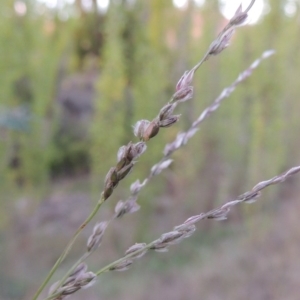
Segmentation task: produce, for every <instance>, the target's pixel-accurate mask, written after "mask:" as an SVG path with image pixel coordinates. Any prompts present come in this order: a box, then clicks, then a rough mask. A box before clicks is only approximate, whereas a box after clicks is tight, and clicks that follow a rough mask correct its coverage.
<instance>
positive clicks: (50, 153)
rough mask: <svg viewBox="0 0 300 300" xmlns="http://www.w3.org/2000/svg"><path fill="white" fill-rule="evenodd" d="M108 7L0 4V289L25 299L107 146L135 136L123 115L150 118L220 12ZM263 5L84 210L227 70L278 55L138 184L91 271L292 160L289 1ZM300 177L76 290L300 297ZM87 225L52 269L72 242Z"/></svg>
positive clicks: (213, 92)
mask: <svg viewBox="0 0 300 300" xmlns="http://www.w3.org/2000/svg"><path fill="white" fill-rule="evenodd" d="M257 2H260V3H262V2H263V1H258V0H257ZM107 3H109V5H108V6H107V7H106V8H104V7H103V4H105V1H96V0H89V1H88V0H74V1H67V0H65V1H63V0H57V1H44V2H43V1H38V0H1V10H0V139H1V142H0V155H1V161H0V176H1V178H0V191H1V209H0V253H1V256H0V299H1V300H2V299H3V300H13V299H30V296H32V295H33V294H34V292H35V290H36V289H37V287H38V286H39V284H40V283H41V281H42V278H44V277H45V275H46V273H47V271H48V270H49V269H50V267H51V266H52V265H53V263H54V262H55V260H56V259H57V257H58V256H59V254H60V253H61V251H62V250H63V248H64V247H65V245H66V242H67V240H68V239H69V238H70V237H71V236H72V233H73V232H74V231H75V230H76V228H77V226H78V225H79V224H80V222H81V221H82V220H84V218H85V217H86V216H87V215H88V213H89V211H90V209H91V208H92V207H93V205H94V204H95V203H96V201H97V199H98V197H99V194H100V192H101V189H102V187H103V181H104V177H105V174H106V173H107V171H108V170H109V168H110V167H111V166H112V165H114V163H115V162H116V153H117V150H118V149H119V147H120V146H121V145H123V144H126V143H127V142H128V141H130V140H132V141H136V138H135V137H134V136H133V133H132V125H134V124H135V122H136V121H138V120H140V119H149V120H152V119H153V118H154V117H155V116H156V115H157V113H158V111H159V110H160V108H161V107H162V106H163V105H164V104H165V103H166V102H167V100H168V99H169V98H170V96H171V95H172V94H173V93H174V87H175V85H176V82H177V81H178V79H179V78H180V76H181V75H182V73H183V72H184V71H185V70H187V69H190V68H191V67H192V66H193V65H194V64H196V63H197V62H198V61H199V60H200V59H201V57H202V55H203V54H204V53H205V51H206V50H207V48H208V46H209V44H210V43H211V42H212V40H213V39H214V38H215V37H216V36H217V34H218V32H219V31H220V29H221V28H222V27H223V26H224V25H225V24H226V22H227V21H226V19H225V18H224V16H223V15H222V14H221V10H220V8H222V7H223V8H224V6H222V5H224V3H225V2H224V1H221V2H220V3H219V2H218V1H216V0H206V1H186V3H185V5H183V6H182V7H180V8H179V7H178V5H179V4H180V1H174V3H175V4H177V6H176V5H174V3H173V2H172V1H171V0H151V1H143V0H135V1H133V0H131V1H129V0H118V1H117V0H111V1H107ZM182 3H184V1H183V2H182ZM258 4H259V3H256V4H255V5H258ZM263 4H264V10H263V13H262V15H261V17H260V19H259V20H258V21H257V22H256V23H255V24H252V25H249V26H244V27H242V28H239V29H238V30H237V32H236V34H235V35H234V37H233V39H232V41H231V45H230V47H229V48H228V49H227V50H225V51H224V52H222V53H221V55H219V56H218V57H212V58H211V59H210V60H208V61H207V62H206V63H205V64H204V65H203V66H202V67H201V68H200V70H199V71H198V72H197V73H196V75H195V77H194V86H195V96H194V99H193V100H191V101H189V102H188V103H184V104H182V105H180V107H178V109H177V111H178V112H179V113H181V114H182V117H181V119H180V122H179V123H177V124H176V125H175V126H173V127H171V128H167V129H164V130H161V131H160V134H159V135H158V136H157V137H155V138H154V139H153V140H151V141H150V142H149V143H148V150H147V152H146V153H145V154H144V155H143V156H142V157H141V158H140V160H139V162H138V164H137V165H136V166H135V168H134V171H133V172H132V173H131V174H130V176H128V178H126V180H124V181H123V182H122V183H121V184H120V185H119V186H118V189H117V190H116V192H115V193H114V194H113V196H112V197H111V199H109V201H108V202H107V203H105V205H104V207H103V209H102V211H101V212H100V214H99V215H98V216H97V218H96V219H97V220H103V219H107V218H109V217H110V216H111V215H112V213H113V209H114V205H115V204H116V202H117V201H118V200H119V199H125V198H126V197H127V196H128V195H129V190H128V187H129V185H130V183H131V182H133V181H135V180H136V179H137V178H140V179H141V180H142V179H143V178H144V177H145V176H146V175H147V174H148V172H149V169H150V168H151V166H152V165H153V164H155V163H156V162H157V161H158V160H159V159H160V158H161V156H162V151H163V148H164V145H165V144H166V143H168V142H171V141H172V140H173V139H174V138H175V136H176V134H177V133H178V131H182V130H185V129H187V128H188V127H189V126H190V124H191V123H192V122H193V120H195V119H196V118H197V117H198V116H199V115H200V113H201V112H202V111H203V109H204V108H205V107H206V106H207V105H209V104H210V103H211V102H212V101H213V100H214V99H215V98H216V96H218V94H219V93H220V92H221V91H222V89H223V88H224V87H226V86H227V85H229V84H230V83H231V82H232V81H233V80H234V79H235V78H236V77H237V75H238V74H239V72H241V71H242V70H244V69H245V68H247V67H248V65H249V64H250V63H251V62H252V61H253V60H255V59H256V58H257V57H258V56H260V55H261V53H262V52H263V51H265V50H267V49H270V48H271V49H275V50H276V55H274V56H273V57H272V58H270V59H268V60H267V61H265V62H263V63H262V65H261V66H260V67H259V68H258V70H256V71H255V72H254V74H253V76H252V77H251V78H250V79H248V80H247V81H246V82H245V83H243V84H242V85H240V86H239V87H238V88H237V90H236V91H235V92H234V94H233V95H232V96H231V97H230V98H229V99H227V100H225V102H224V103H223V104H222V106H221V107H220V109H219V110H218V111H217V112H216V113H215V114H213V115H212V116H211V117H210V118H209V119H208V120H207V121H206V122H205V123H204V124H203V126H202V127H201V130H200V131H199V132H198V133H197V134H196V135H195V136H194V138H193V139H192V140H191V141H190V142H189V144H188V145H187V146H185V147H184V148H183V149H181V150H180V151H178V152H177V153H176V154H175V155H174V163H173V165H172V167H171V168H170V170H167V171H164V172H163V173H162V174H161V175H160V176H159V177H157V178H155V179H154V180H153V181H152V182H151V184H149V185H148V186H147V187H146V188H145V189H144V191H143V192H142V193H141V196H140V200H139V203H140V204H141V210H140V211H139V212H138V213H136V214H133V215H130V216H126V217H125V218H124V219H123V220H120V221H118V222H115V223H114V224H113V225H112V226H111V227H110V228H109V230H108V232H107V235H106V236H105V238H104V241H103V245H102V246H101V248H100V249H99V250H98V251H97V253H96V254H95V255H94V256H93V258H91V259H90V260H89V261H88V263H89V264H90V266H91V270H93V271H96V270H97V269H99V268H100V267H101V266H103V265H105V264H106V263H109V262H111V261H112V260H114V259H116V258H119V257H120V256H121V255H122V253H123V252H124V250H126V249H127V248H128V247H129V246H131V245H132V244H133V243H135V242H150V241H152V240H153V239H155V238H157V237H158V236H159V235H160V234H161V233H164V232H167V231H169V230H171V229H172V227H173V226H174V225H178V224H180V223H181V222H183V221H184V220H185V219H186V218H187V217H189V216H192V215H195V214H198V213H200V212H202V211H207V210H210V209H212V208H214V207H216V206H217V205H219V204H221V203H224V202H225V201H228V200H231V199H234V197H236V196H237V195H239V194H241V193H243V192H245V191H247V190H249V189H251V187H252V186H253V185H255V184H256V183H257V182H259V181H262V180H264V179H267V178H270V177H273V176H274V175H276V174H278V173H280V172H282V171H284V170H286V169H288V168H289V167H292V166H294V165H297V164H299V159H300V153H299V151H298V149H299V146H300V138H299V131H300V119H299V113H300V102H299V96H298V95H299V91H300V87H299V72H300V71H299V66H300V39H299V36H300V15H299V8H300V7H299V6H300V2H299V1H298V0H268V1H264V2H263ZM253 9H254V8H253ZM299 180H300V179H299V177H298V178H297V177H295V178H293V179H290V180H288V181H287V182H286V183H284V184H282V185H280V186H274V187H271V188H270V189H268V190H267V191H265V192H264V194H263V197H262V198H261V199H262V200H263V201H259V202H258V203H256V204H254V205H251V206H245V207H239V208H237V209H235V210H234V211H233V212H232V213H231V214H230V220H228V221H226V222H225V223H217V222H213V221H207V222H203V223H201V224H199V226H198V231H197V232H196V233H195V234H194V236H193V237H192V238H190V239H189V240H186V241H184V242H183V243H182V244H180V245H179V246H174V247H173V248H171V251H170V252H169V253H167V254H159V253H157V254H150V255H148V256H147V257H146V258H144V259H142V260H140V261H139V262H137V263H136V264H135V265H134V266H133V267H132V269H130V270H129V271H127V272H126V273H117V274H116V273H110V274H105V275H104V276H102V277H101V278H100V280H99V282H98V284H97V285H96V286H94V287H93V288H91V289H89V290H85V291H82V292H80V293H78V294H75V295H74V296H72V297H73V298H72V299H82V298H86V299H89V300H94V299H114V300H117V299H120V300H121V299H122V300H126V299H143V300H145V299H149V300H151V299H164V298H165V299H175V300H177V299H178V300H179V299H184V300H185V299H199V295H201V299H228V300H229V299H230V300H234V299H256V300H260V299H283V298H284V299H299V294H300V279H299V278H300V264H299V259H298V256H299V255H298V253H299V247H300V232H299V229H298V228H299V216H298V215H297V210H298V211H299V209H300V203H299V195H300V188H299ZM92 225H93V224H91V226H92ZM90 232H91V227H88V228H87V229H86V231H85V232H84V233H83V235H82V236H81V238H80V239H79V240H78V243H77V244H76V245H75V247H74V249H73V252H72V253H71V255H70V256H69V258H68V259H67V260H66V261H65V262H64V264H63V265H62V267H61V268H60V269H59V271H58V273H57V275H56V276H55V278H56V279H58V278H60V276H61V275H62V274H63V271H64V270H65V269H66V268H67V267H68V266H70V265H71V264H72V262H73V261H74V260H75V259H76V258H77V257H78V256H79V255H80V254H81V253H82V252H83V251H84V249H85V243H86V239H87V237H88V236H89V234H90Z"/></svg>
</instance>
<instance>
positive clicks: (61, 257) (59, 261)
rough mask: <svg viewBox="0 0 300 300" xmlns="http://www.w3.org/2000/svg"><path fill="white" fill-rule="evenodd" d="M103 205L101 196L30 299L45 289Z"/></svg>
mask: <svg viewBox="0 0 300 300" xmlns="http://www.w3.org/2000/svg"><path fill="white" fill-rule="evenodd" d="M103 203H104V197H103V194H101V198H100V199H99V201H98V203H97V205H96V206H95V208H94V209H93V211H92V212H91V213H90V215H89V216H88V217H87V218H86V220H85V221H84V222H83V223H82V224H81V225H80V227H79V228H78V229H77V231H76V232H75V234H74V235H73V237H72V239H71V240H70V242H69V243H68V245H67V247H66V248H65V249H64V251H63V252H62V254H61V255H60V257H59V258H58V260H57V261H56V263H55V264H54V266H53V267H52V269H51V270H50V272H49V274H48V275H47V277H46V278H45V280H44V281H43V283H42V284H41V286H40V287H39V289H38V290H37V292H36V293H35V295H34V296H33V298H32V299H33V300H36V299H37V298H38V296H39V295H40V294H41V292H42V291H43V290H44V288H45V287H46V285H47V284H48V282H49V281H50V279H51V278H52V276H53V274H54V273H55V271H56V270H57V268H58V267H59V265H60V264H61V262H62V261H63V260H64V259H65V257H66V256H67V255H68V253H69V252H70V250H71V249H72V246H73V244H74V243H75V241H76V239H77V237H78V236H79V234H80V233H81V231H82V230H83V229H84V228H85V227H86V225H87V224H88V223H89V222H90V221H91V220H92V219H93V217H94V216H95V215H96V214H97V212H98V210H99V209H100V207H101V205H102V204H103Z"/></svg>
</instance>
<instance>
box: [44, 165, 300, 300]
mask: <svg viewBox="0 0 300 300" xmlns="http://www.w3.org/2000/svg"><path fill="white" fill-rule="evenodd" d="M299 172H300V166H295V167H293V168H291V169H289V170H287V171H285V172H284V173H282V174H280V175H277V176H274V177H273V178H271V179H268V180H265V181H261V182H259V183H258V184H256V185H255V186H254V187H253V188H252V189H251V190H249V191H247V192H245V193H243V194H241V195H239V196H238V197H237V198H236V199H234V200H232V201H229V202H226V203H225V204H223V205H221V206H220V207H218V208H215V209H212V210H210V211H208V212H206V213H200V214H198V215H195V216H192V217H190V218H188V219H187V220H185V221H184V222H183V223H182V224H180V225H178V226H175V227H174V228H173V230H172V231H170V232H167V233H164V234H162V235H161V236H160V238H158V239H157V240H155V241H152V242H150V243H148V244H143V246H142V247H137V250H135V251H131V252H130V253H128V254H126V253H125V255H124V256H123V257H121V258H120V259H117V260H115V261H114V262H112V263H110V264H108V265H106V266H105V267H103V268H101V269H100V270H98V271H96V272H95V273H93V274H94V275H95V277H98V276H100V275H101V274H103V273H105V272H108V271H114V270H117V271H125V270H127V269H128V268H129V266H130V265H131V264H132V263H133V262H134V260H136V259H138V258H140V257H141V256H142V255H141V254H146V252H147V251H149V250H155V251H157V252H166V251H168V248H169V247H170V246H172V245H174V244H178V243H180V242H181V241H183V240H184V239H185V238H188V237H190V236H191V235H192V234H193V233H194V231H195V230H196V227H195V224H196V223H198V222H200V221H201V220H204V219H213V220H216V221H223V220H226V219H227V217H228V213H229V212H230V210H231V208H232V207H234V206H236V205H238V204H241V203H248V204H252V203H254V202H256V201H257V199H258V198H259V197H260V196H261V191H262V190H263V189H265V188H267V187H269V186H270V185H274V184H278V183H282V182H284V181H285V180H286V179H287V178H289V177H290V176H293V175H296V174H297V173H299ZM141 245H142V244H141ZM129 249H130V248H129ZM60 295H61V293H59V292H57V293H54V294H52V295H50V296H48V297H47V298H45V299H44V300H52V299H59V298H58V297H60Z"/></svg>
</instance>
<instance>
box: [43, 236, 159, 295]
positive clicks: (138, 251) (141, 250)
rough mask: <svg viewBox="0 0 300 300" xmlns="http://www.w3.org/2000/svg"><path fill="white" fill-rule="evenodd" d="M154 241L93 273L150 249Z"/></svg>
mask: <svg viewBox="0 0 300 300" xmlns="http://www.w3.org/2000/svg"><path fill="white" fill-rule="evenodd" d="M156 242H157V241H153V242H151V243H149V244H148V245H146V246H145V247H144V248H142V249H139V250H136V251H134V252H132V253H130V254H128V255H126V256H123V257H122V258H120V259H118V260H116V261H114V262H112V263H110V264H109V265H107V266H105V267H103V268H102V269H100V270H99V271H97V272H96V273H95V274H96V275H97V276H99V275H101V274H102V273H104V272H107V271H109V269H110V268H112V267H114V266H116V265H118V264H119V263H121V262H123V261H125V260H126V259H128V258H132V257H134V256H136V255H138V254H140V253H142V252H144V251H145V250H146V249H150V248H151V247H152V246H153V245H155V243H156ZM45 300H46V299H45Z"/></svg>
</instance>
